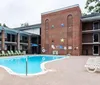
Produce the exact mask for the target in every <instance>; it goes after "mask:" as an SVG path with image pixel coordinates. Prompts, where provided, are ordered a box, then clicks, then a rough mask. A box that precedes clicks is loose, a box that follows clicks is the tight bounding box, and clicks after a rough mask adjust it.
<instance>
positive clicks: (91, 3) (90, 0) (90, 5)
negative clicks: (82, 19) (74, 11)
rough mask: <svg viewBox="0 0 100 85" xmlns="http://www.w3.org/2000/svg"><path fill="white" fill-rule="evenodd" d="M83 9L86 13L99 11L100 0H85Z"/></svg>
mask: <svg viewBox="0 0 100 85" xmlns="http://www.w3.org/2000/svg"><path fill="white" fill-rule="evenodd" d="M85 9H87V10H88V13H93V12H94V13H100V0H87V2H86V6H85Z"/></svg>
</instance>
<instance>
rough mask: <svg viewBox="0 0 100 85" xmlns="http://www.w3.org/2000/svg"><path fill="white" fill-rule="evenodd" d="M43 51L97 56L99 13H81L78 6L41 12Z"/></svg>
mask: <svg viewBox="0 0 100 85" xmlns="http://www.w3.org/2000/svg"><path fill="white" fill-rule="evenodd" d="M41 18H42V19H41V20H42V21H41V22H42V24H41V28H42V29H41V45H42V53H44V54H65V55H66V54H71V55H100V39H99V36H100V13H93V14H90V15H85V16H82V14H81V10H80V8H79V5H73V6H69V7H66V8H62V9H57V10H53V11H49V12H45V13H42V14H41Z"/></svg>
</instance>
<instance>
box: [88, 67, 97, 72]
mask: <svg viewBox="0 0 100 85" xmlns="http://www.w3.org/2000/svg"><path fill="white" fill-rule="evenodd" d="M86 70H87V71H88V72H90V73H94V72H96V71H97V68H89V67H86Z"/></svg>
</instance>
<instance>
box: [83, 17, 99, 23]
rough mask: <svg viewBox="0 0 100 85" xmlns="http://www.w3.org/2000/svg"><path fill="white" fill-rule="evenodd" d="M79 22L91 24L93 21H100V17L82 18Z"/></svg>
mask: <svg viewBox="0 0 100 85" xmlns="http://www.w3.org/2000/svg"><path fill="white" fill-rule="evenodd" d="M81 20H82V22H92V21H95V20H100V16H94V17H87V18H82V19H81Z"/></svg>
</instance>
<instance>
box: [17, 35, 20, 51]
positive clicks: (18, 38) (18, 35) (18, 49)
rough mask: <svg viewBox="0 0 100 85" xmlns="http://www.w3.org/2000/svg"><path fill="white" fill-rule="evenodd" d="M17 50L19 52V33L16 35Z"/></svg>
mask: <svg viewBox="0 0 100 85" xmlns="http://www.w3.org/2000/svg"><path fill="white" fill-rule="evenodd" d="M17 50H20V33H17Z"/></svg>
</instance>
